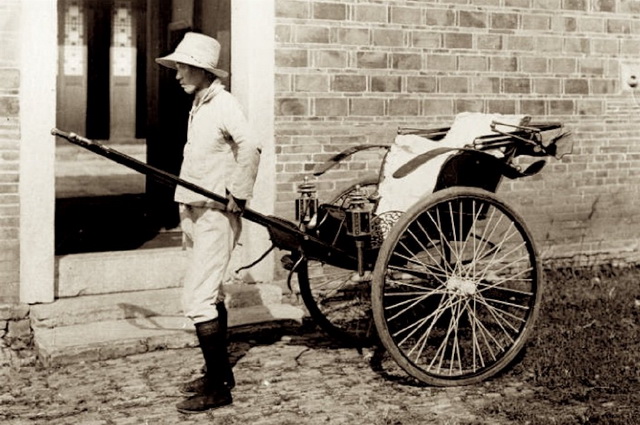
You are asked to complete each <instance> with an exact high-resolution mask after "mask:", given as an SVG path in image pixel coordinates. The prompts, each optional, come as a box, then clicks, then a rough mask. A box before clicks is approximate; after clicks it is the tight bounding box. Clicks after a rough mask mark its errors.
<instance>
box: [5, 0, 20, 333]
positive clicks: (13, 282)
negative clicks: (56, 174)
mask: <svg viewBox="0 0 640 425" xmlns="http://www.w3.org/2000/svg"><path fill="white" fill-rule="evenodd" d="M19 6H20V2H19V1H17V0H7V1H3V2H2V3H1V4H0V39H2V49H0V304H2V303H12V302H17V301H18V294H19V290H18V282H19V241H18V233H19V232H18V226H19V211H20V210H19V199H18V172H19V142H20V121H19V110H20V103H19V97H18V95H19V87H20V72H19V62H18V61H19V45H20V43H19V39H18V36H19V31H20V28H19V23H20V13H19V12H20V7H19ZM0 323H1V322H0ZM0 331H1V329H0Z"/></svg>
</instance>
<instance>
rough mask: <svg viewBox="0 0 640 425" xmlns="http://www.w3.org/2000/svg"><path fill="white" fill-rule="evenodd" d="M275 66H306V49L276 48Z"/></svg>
mask: <svg viewBox="0 0 640 425" xmlns="http://www.w3.org/2000/svg"><path fill="white" fill-rule="evenodd" d="M275 61H276V66H281V67H287V68H289V67H291V68H293V67H306V66H308V64H309V62H308V58H307V51H306V50H303V49H277V50H276V58H275Z"/></svg>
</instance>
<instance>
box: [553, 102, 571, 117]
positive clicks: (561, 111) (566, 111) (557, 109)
mask: <svg viewBox="0 0 640 425" xmlns="http://www.w3.org/2000/svg"><path fill="white" fill-rule="evenodd" d="M573 113H574V102H573V100H562V99H558V100H550V101H549V114H551V115H556V114H557V115H573Z"/></svg>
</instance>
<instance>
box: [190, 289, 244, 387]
mask: <svg viewBox="0 0 640 425" xmlns="http://www.w3.org/2000/svg"><path fill="white" fill-rule="evenodd" d="M216 309H217V310H218V326H219V332H220V337H221V338H224V343H223V345H224V347H225V350H226V349H227V347H228V345H229V343H228V340H227V333H228V329H229V327H228V323H229V321H228V313H227V308H226V306H225V305H224V302H220V303H218V304H216ZM225 353H227V354H226V355H222V354H223V353H222V350H221V352H220V354H221V356H220V360H219V362H218V365H217V367H218V368H219V369H220V370H221V371H223V372H224V376H225V378H224V380H225V385H226V386H227V388H229V389H230V390H232V389H233V388H234V387H235V386H236V381H235V378H234V376H233V369H232V368H231V363H230V361H229V356H228V352H227V351H225ZM202 371H203V374H204V376H201V377H199V378H196V379H194V380H192V381H189V382H186V383H184V384H182V385H180V392H181V393H182V394H184V395H187V396H189V395H195V394H203V393H204V391H205V384H206V373H207V365H206V362H205V365H204V366H203V368H202Z"/></svg>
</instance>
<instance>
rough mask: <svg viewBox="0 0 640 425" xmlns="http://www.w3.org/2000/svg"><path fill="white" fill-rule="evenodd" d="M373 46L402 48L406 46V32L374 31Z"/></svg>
mask: <svg viewBox="0 0 640 425" xmlns="http://www.w3.org/2000/svg"><path fill="white" fill-rule="evenodd" d="M373 45H374V46H389V47H402V46H404V32H403V31H402V30H389V29H374V30H373Z"/></svg>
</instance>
